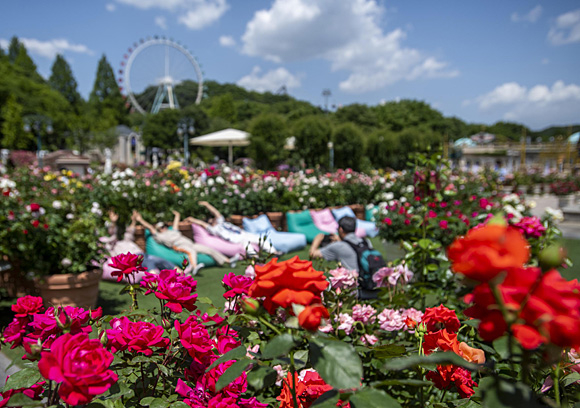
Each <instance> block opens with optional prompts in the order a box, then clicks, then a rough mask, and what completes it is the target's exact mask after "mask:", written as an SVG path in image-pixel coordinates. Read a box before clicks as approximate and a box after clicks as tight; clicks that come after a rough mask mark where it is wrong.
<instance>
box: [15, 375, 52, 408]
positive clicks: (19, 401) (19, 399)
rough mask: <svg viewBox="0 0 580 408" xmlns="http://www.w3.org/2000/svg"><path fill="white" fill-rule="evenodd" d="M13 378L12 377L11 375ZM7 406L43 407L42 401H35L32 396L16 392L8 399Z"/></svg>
mask: <svg viewBox="0 0 580 408" xmlns="http://www.w3.org/2000/svg"><path fill="white" fill-rule="evenodd" d="M11 378H12V377H11ZM6 406H7V407H42V406H43V404H42V402H41V401H34V400H33V399H32V398H29V397H27V396H26V395H24V394H22V393H18V394H14V395H13V396H12V397H10V400H8V404H6Z"/></svg>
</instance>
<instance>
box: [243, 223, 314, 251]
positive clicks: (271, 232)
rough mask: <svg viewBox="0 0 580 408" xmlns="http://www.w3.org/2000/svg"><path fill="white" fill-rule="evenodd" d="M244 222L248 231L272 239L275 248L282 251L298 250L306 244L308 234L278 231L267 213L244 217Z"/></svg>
mask: <svg viewBox="0 0 580 408" xmlns="http://www.w3.org/2000/svg"><path fill="white" fill-rule="evenodd" d="M242 223H243V225H244V229H245V230H246V231H248V232H252V233H254V234H260V237H261V238H262V239H267V240H270V242H272V245H273V246H274V248H276V249H277V250H278V251H280V252H284V253H288V252H292V251H297V250H299V249H301V248H304V247H305V246H306V236H304V234H298V233H293V232H282V231H277V230H276V229H275V228H274V227H273V226H272V224H271V223H270V220H269V219H268V216H267V215H266V214H262V215H260V216H259V217H257V218H254V219H250V218H245V217H244V219H243V220H242Z"/></svg>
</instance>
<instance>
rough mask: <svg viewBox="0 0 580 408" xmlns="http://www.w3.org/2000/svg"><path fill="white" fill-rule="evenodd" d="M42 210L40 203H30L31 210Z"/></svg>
mask: <svg viewBox="0 0 580 408" xmlns="http://www.w3.org/2000/svg"><path fill="white" fill-rule="evenodd" d="M39 210H40V205H38V204H37V203H30V211H31V212H36V211H39Z"/></svg>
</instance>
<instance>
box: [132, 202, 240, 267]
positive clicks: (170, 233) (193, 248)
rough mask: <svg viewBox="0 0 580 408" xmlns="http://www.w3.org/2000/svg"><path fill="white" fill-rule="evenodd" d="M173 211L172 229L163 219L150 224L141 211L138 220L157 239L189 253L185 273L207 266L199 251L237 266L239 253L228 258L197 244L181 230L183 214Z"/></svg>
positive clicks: (177, 249)
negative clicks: (180, 224) (202, 261)
mask: <svg viewBox="0 0 580 408" xmlns="http://www.w3.org/2000/svg"><path fill="white" fill-rule="evenodd" d="M171 212H172V213H173V215H174V216H175V217H174V219H173V229H172V230H170V229H169V228H167V226H166V225H165V223H164V222H161V221H160V222H158V223H157V224H155V226H153V225H151V224H149V223H148V222H147V221H145V220H144V219H143V217H142V216H141V214H139V213H137V222H139V223H140V224H141V225H143V226H144V227H145V228H147V229H148V230H149V232H150V233H151V235H152V236H153V239H155V241H157V242H159V243H160V244H162V245H165V246H166V247H169V248H172V249H173V250H175V251H177V252H183V253H185V254H186V255H187V258H188V260H189V265H188V266H187V267H186V268H185V271H184V272H185V274H189V273H191V274H193V275H196V274H197V272H198V271H199V270H200V269H201V268H203V267H204V266H205V265H204V264H203V263H199V264H198V263H197V254H198V253H200V254H206V255H209V256H211V257H212V258H213V259H215V261H216V262H217V264H218V265H220V266H221V265H223V264H225V263H229V264H230V267H232V268H235V266H236V262H237V261H238V259H239V255H234V256H233V257H232V258H227V257H226V256H225V255H224V254H222V253H221V252H218V251H216V250H215V249H212V248H210V247H207V246H205V245H201V244H196V243H195V242H193V241H192V240H191V239H189V238H187V237H186V236H184V235H183V234H182V233H181V232H179V220H180V218H181V214H179V213H178V212H177V211H174V210H172V211H171Z"/></svg>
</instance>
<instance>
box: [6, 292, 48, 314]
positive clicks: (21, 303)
mask: <svg viewBox="0 0 580 408" xmlns="http://www.w3.org/2000/svg"><path fill="white" fill-rule="evenodd" d="M12 311H13V312H14V313H16V314H15V316H16V317H26V316H28V315H33V314H36V313H42V312H43V311H44V306H43V305H42V298H41V297H38V296H24V297H21V298H18V300H17V301H16V304H15V305H12Z"/></svg>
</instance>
